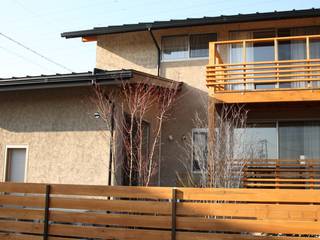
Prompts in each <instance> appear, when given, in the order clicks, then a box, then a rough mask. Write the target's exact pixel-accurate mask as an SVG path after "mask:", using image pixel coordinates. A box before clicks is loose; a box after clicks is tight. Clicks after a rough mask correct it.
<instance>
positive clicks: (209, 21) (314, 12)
mask: <svg viewBox="0 0 320 240" xmlns="http://www.w3.org/2000/svg"><path fill="white" fill-rule="evenodd" d="M319 16H320V9H319V8H317V9H315V8H312V9H304V10H290V11H281V12H277V11H274V12H265V13H259V12H257V13H251V14H238V15H228V16H224V15H221V16H217V17H203V18H187V19H181V20H170V21H156V22H146V23H137V24H125V25H118V26H108V27H96V28H93V29H89V30H82V31H73V32H64V33H62V34H61V36H62V37H65V38H77V37H90V36H97V35H105V34H114V33H126V32H137V31H146V30H147V29H152V30H159V29H165V28H179V27H191V26H202V25H214V24H224V23H241V22H255V21H264V20H279V19H290V18H309V17H319Z"/></svg>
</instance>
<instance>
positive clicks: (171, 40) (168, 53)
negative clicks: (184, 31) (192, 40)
mask: <svg viewBox="0 0 320 240" xmlns="http://www.w3.org/2000/svg"><path fill="white" fill-rule="evenodd" d="M162 49H163V50H162V59H163V60H175V59H185V58H188V37H187V36H176V37H165V38H163V40H162Z"/></svg>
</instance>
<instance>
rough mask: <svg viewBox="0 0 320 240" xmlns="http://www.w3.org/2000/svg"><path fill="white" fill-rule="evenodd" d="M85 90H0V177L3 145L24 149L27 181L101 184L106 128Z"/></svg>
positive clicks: (106, 148) (104, 173) (105, 159)
mask: <svg viewBox="0 0 320 240" xmlns="http://www.w3.org/2000/svg"><path fill="white" fill-rule="evenodd" d="M88 94H89V90H88V89H85V88H67V89H51V90H34V91H17V92H8V93H0V139H1V140H0V180H4V172H5V171H4V163H5V148H6V145H26V146H27V147H28V156H27V158H28V162H27V176H26V177H27V178H26V180H27V182H42V183H43V182H46V183H70V184H71V183H73V184H106V183H107V177H108V157H109V132H108V131H107V129H106V128H105V127H104V124H103V123H102V121H101V120H100V119H95V118H94V117H93V113H94V112H95V107H94V105H92V104H91V102H90V101H89V98H88V96H89V95H88Z"/></svg>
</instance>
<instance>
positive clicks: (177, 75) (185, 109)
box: [96, 17, 320, 185]
mask: <svg viewBox="0 0 320 240" xmlns="http://www.w3.org/2000/svg"><path fill="white" fill-rule="evenodd" d="M312 25H320V17H319V18H307V19H298V20H297V19H289V20H277V21H260V22H255V23H237V24H220V25H211V26H198V27H185V28H179V29H165V30H155V31H153V33H154V35H155V38H156V40H157V42H158V44H159V45H161V37H162V36H167V35H179V34H192V33H217V36H218V40H228V37H229V32H230V31H239V30H256V29H267V28H275V27H278V28H283V27H293V26H295V27H299V26H312ZM96 57H97V64H96V66H97V67H98V68H102V69H106V70H112V69H123V68H124V69H136V70H140V71H143V72H147V73H151V74H154V75H156V74H157V49H156V47H155V46H154V43H153V41H152V38H151V36H150V35H149V33H148V32H147V31H142V32H133V33H124V34H113V35H106V36H99V37H98V40H97V50H96ZM207 63H208V60H207V59H203V60H187V61H172V62H161V67H160V73H161V76H162V77H166V78H169V79H173V80H177V81H182V82H184V86H183V89H182V91H181V93H180V95H179V97H178V99H177V101H176V104H175V106H174V108H173V109H172V111H171V116H170V118H169V120H168V121H167V122H166V123H165V124H164V127H163V130H162V135H161V141H162V144H161V145H160V148H161V167H160V178H161V185H175V184H176V182H177V181H176V171H178V172H180V171H184V170H185V166H187V167H188V168H189V169H190V168H191V153H190V155H188V154H186V153H185V145H186V144H185V140H184V139H185V136H190V135H191V131H192V128H194V127H196V126H195V124H194V121H193V120H194V116H195V114H196V113H199V114H200V115H202V116H203V119H205V118H206V112H207V88H206V85H205V84H206V82H205V74H206V72H205V66H206V64H207ZM169 136H170V138H169ZM172 138H173V140H169V139H172ZM181 162H183V164H182V163H181ZM183 165H184V166H183Z"/></svg>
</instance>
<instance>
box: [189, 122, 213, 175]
mask: <svg viewBox="0 0 320 240" xmlns="http://www.w3.org/2000/svg"><path fill="white" fill-rule="evenodd" d="M208 132H209V131H208V128H192V133H191V173H193V174H199V173H201V170H194V168H193V167H194V158H193V157H194V154H193V149H194V148H193V146H194V141H193V134H194V133H206V134H207V137H208ZM207 140H208V139H207ZM207 144H208V142H207Z"/></svg>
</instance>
